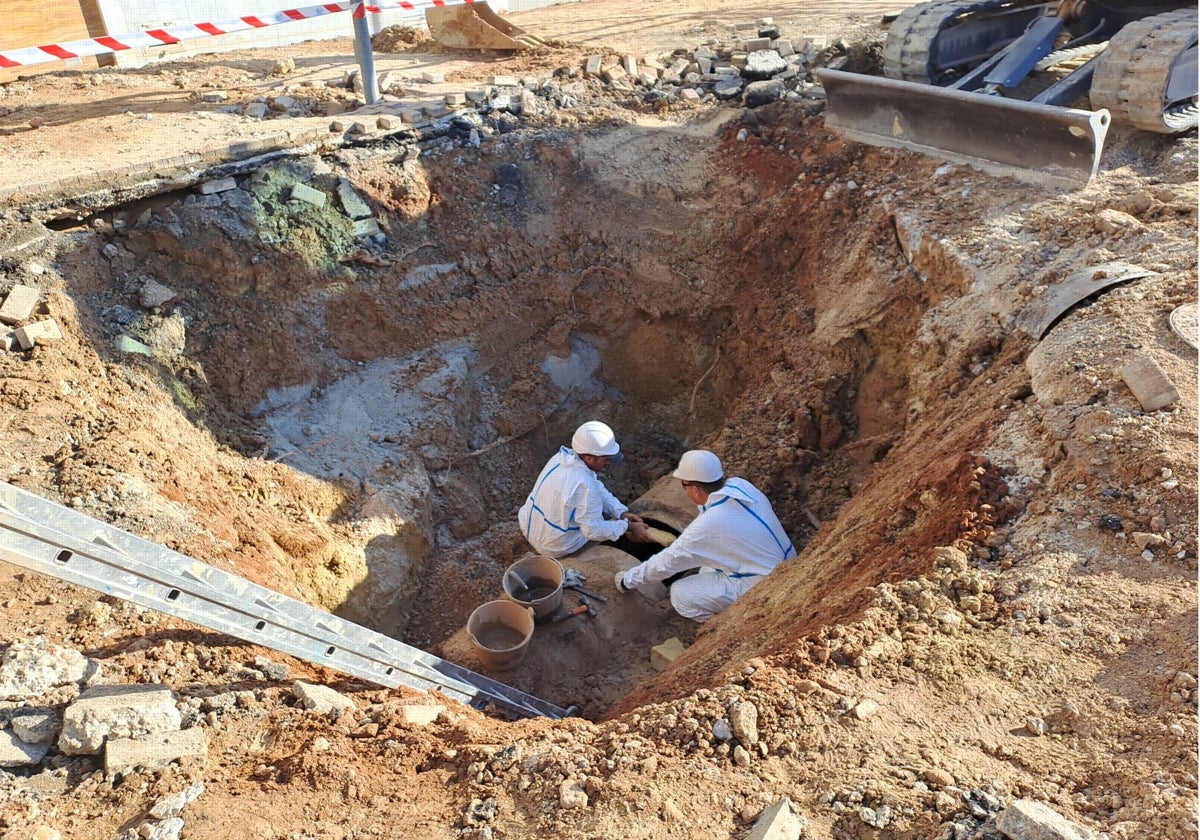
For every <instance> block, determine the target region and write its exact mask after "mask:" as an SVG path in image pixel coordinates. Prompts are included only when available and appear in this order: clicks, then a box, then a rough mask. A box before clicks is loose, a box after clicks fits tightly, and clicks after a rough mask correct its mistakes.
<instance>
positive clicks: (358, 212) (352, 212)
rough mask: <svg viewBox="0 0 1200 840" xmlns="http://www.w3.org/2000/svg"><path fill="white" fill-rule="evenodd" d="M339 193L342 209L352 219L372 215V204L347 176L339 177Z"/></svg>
mask: <svg viewBox="0 0 1200 840" xmlns="http://www.w3.org/2000/svg"><path fill="white" fill-rule="evenodd" d="M337 195H338V201H339V202H341V205H342V210H343V211H344V212H345V214H346V215H347V216H349V217H350V218H351V219H365V218H367V217H369V216H370V215H371V206H370V205H369V204H367V202H366V201H364V200H363V197H362V196H361V195H359V194H358V192H357V191H355V189H354V185H353V184H351V183H350V182H349V181H347V180H346V179H345V178H339V179H338V185H337Z"/></svg>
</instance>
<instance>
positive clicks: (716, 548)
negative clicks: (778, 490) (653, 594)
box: [624, 478, 796, 621]
mask: <svg viewBox="0 0 1200 840" xmlns="http://www.w3.org/2000/svg"><path fill="white" fill-rule="evenodd" d="M795 556H796V549H795V547H793V545H792V541H791V540H790V539H788V536H787V534H786V533H784V530H783V526H782V525H781V524H779V519H778V517H776V516H775V511H774V510H772V508H771V503H770V502H769V501H768V500H767V497H766V496H764V495H763V494H762V492H761V491H759V490H758V488H756V487H755V486H754V485H753V484H751V483H750V482H748V481H746V480H745V479H742V478H730V479H727V480H726V482H725V486H724V487H722V488H721V489H720V490H717V491H716V492H714V493H713V494H712V495H710V496H709V497H708V502H707V504H704V505H701V506H700V515H699V516H697V517H696V518H695V519H694V520H692V523H691V524H690V525H688V526H687V527H686V528H684V529H683V533H682V534H680V535H679V537H678V538H677V539H676V540H675V542H673V543H671V545H669V546H667V548H665V549H663V550H662V551H660V552H659V553H658V554H656V555H654V556H653V557H651V558H650V559H649V560H646V561H645V562H644V563H641V564H640V565H638V566H635V567H634V568H632V569H630V570H629V571H628V572H626V573H625V577H624V583H625V586H626V588H628V589H636V588H637V587H639V586H641V585H642V584H643V583H647V582H652V581H662V580H666V579H667V578H669V577H671V575H674V574H678V573H679V572H683V571H686V570H688V569H694V568H696V567H697V566H699V567H700V571H699V573H697V574H695V575H690V576H688V577H684V578H680V579H679V580H677V581H675V583H674V584H672V586H671V606H673V607H674V608H675V611H676V612H677V613H679V614H680V615H682V616H684V617H686V618H690V619H693V620H694V621H707V620H708V619H710V618H712V617H713V616H714V615H716V614H717V613H719V612H720V611H721V610H723V609H725V608H726V607H728V606H729V605H730V604H732V603H733V602H734V601H736V600H737V599H738V598H740V597H741V596H742V595H745V594H746V592H747V591H749V589H750V587H752V586H754V584H756V583H758V582H759V581H760V580H762V578H763V576H764V575H766V574H767V573H768V572H770V571H771V569H773V568H775V567H776V566H777V565H778V564H779V563H781V562H783V561H784V560H788V559H791V558H792V557H795Z"/></svg>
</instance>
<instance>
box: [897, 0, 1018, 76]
mask: <svg viewBox="0 0 1200 840" xmlns="http://www.w3.org/2000/svg"><path fill="white" fill-rule="evenodd" d="M1002 5H1004V0H978V1H977V2H974V3H971V2H966V3H964V2H962V1H961V0H946V2H943V3H936V2H935V3H921V4H918V5H916V6H911V7H909V8H907V9H905V10H904V11H903V12H901V13H900V14H899V15H898V16H897V17H896V20H895V21H893V22H892V25H891V27H890V29H889V30H888V37H887V42H886V43H885V44H884V47H883V73H884V75H885V76H887V77H888V78H889V79H902V80H904V81H906V82H921V83H923V84H930V83H933V84H936V83H937V82H938V81H939V80H937V79H931V78H930V76H929V52H930V47H932V45H933V41H934V39H935V38H936V37H937V35H938V33H939V32H941V31H942V30H943V29H945V28H946V27H947V26H948V25H949V24H950V22H951V21H952V20H954V19H955V18H957V17H959V16H960V15H964V14H967V13H970V12H982V11H986V10H988V9H996V8H999V7H1000V6H1002ZM900 33H903V35H900ZM897 36H900V37H897Z"/></svg>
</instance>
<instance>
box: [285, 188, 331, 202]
mask: <svg viewBox="0 0 1200 840" xmlns="http://www.w3.org/2000/svg"><path fill="white" fill-rule="evenodd" d="M292 198H294V199H296V200H297V201H303V202H306V203H308V204H311V205H313V206H314V207H324V206H325V198H326V196H325V193H323V192H321V191H320V190H316V189H313V188H312V187H310V186H309V185H308V184H292Z"/></svg>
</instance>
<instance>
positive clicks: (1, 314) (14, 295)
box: [0, 286, 41, 324]
mask: <svg viewBox="0 0 1200 840" xmlns="http://www.w3.org/2000/svg"><path fill="white" fill-rule="evenodd" d="M40 294H41V292H39V291H38V289H37V288H36V287H34V286H13V287H12V289H11V290H10V291H9V293H8V296H7V297H6V298H5V299H4V304H3V305H2V306H0V323H3V324H18V323H20V322H21V321H24V320H25V319H26V318H28V317H29V316H30V315H32V314H33V310H34V308H36V307H37V303H38V296H39V295H40Z"/></svg>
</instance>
